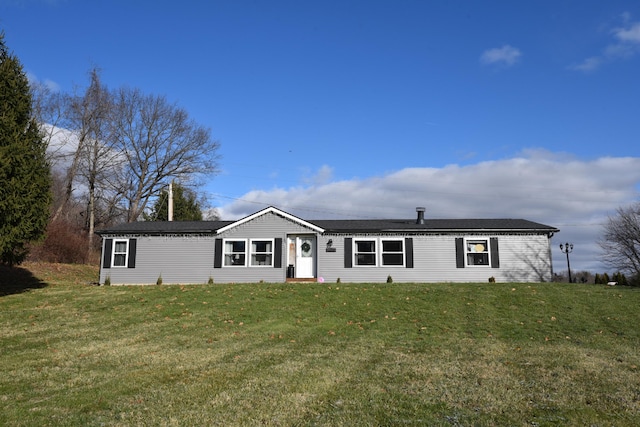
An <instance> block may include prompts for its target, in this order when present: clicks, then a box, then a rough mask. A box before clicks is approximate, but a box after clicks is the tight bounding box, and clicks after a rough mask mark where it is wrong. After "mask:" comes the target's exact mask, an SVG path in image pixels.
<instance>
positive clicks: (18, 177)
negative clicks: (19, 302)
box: [0, 33, 51, 265]
mask: <svg viewBox="0 0 640 427" xmlns="http://www.w3.org/2000/svg"><path fill="white" fill-rule="evenodd" d="M46 149H47V147H46V142H45V141H44V139H43V134H42V133H41V132H40V128H39V126H38V123H37V121H36V120H35V119H34V117H33V111H32V98H31V91H30V88H29V82H28V80H27V76H26V74H25V73H24V71H23V69H22V65H21V64H20V61H19V60H18V59H17V58H16V57H15V56H14V55H12V54H10V53H9V51H8V49H7V47H6V45H5V43H4V33H0V262H3V263H6V264H9V265H14V264H20V263H21V262H22V261H23V260H24V259H25V257H26V256H27V254H28V243H29V242H31V241H33V240H37V239H39V238H41V237H42V236H43V233H44V231H45V228H46V226H47V221H48V219H49V214H50V212H49V207H50V203H51V192H50V183H51V177H50V170H49V164H48V163H47V160H46Z"/></svg>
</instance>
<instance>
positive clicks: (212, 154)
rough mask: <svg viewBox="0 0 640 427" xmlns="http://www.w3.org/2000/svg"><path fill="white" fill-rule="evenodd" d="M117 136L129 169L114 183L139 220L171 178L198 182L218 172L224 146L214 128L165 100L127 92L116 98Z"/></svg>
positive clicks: (132, 218) (130, 216) (130, 218)
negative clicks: (199, 179)
mask: <svg viewBox="0 0 640 427" xmlns="http://www.w3.org/2000/svg"><path fill="white" fill-rule="evenodd" d="M113 113H114V114H115V116H114V117H112V123H113V126H114V128H113V129H112V136H113V137H114V142H115V146H116V147H117V151H118V152H119V153H120V155H121V156H122V157H123V159H124V162H125V166H124V167H122V168H121V169H120V170H119V172H120V174H119V176H118V181H117V182H115V183H114V185H116V189H117V191H118V193H120V194H122V196H123V199H124V201H125V202H126V210H127V212H128V214H127V221H135V220H137V219H138V218H139V217H140V216H141V214H142V212H144V211H145V209H146V208H147V207H148V206H149V201H150V199H152V198H154V197H156V196H157V195H158V194H160V191H161V189H162V188H163V187H164V186H166V185H167V184H168V182H169V181H170V180H172V179H178V180H180V181H181V182H183V183H186V182H193V180H194V179H195V178H196V177H197V176H198V175H206V174H214V173H215V172H216V171H217V159H218V154H217V152H218V148H219V144H218V142H217V141H214V140H212V139H211V135H210V131H209V129H206V128H203V127H202V126H199V125H198V124H196V123H195V122H194V121H193V120H191V119H190V118H189V115H188V114H187V112H186V111H185V110H183V109H182V108H179V107H177V106H176V105H174V104H170V103H168V102H167V100H166V99H165V98H164V97H162V96H153V95H144V94H143V93H141V92H140V91H139V90H137V89H128V88H123V89H120V90H119V91H117V93H116V95H115V105H114V108H113Z"/></svg>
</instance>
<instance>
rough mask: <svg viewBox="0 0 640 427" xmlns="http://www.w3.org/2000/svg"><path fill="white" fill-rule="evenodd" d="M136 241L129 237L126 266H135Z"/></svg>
mask: <svg viewBox="0 0 640 427" xmlns="http://www.w3.org/2000/svg"><path fill="white" fill-rule="evenodd" d="M137 246H138V241H137V240H136V239H129V260H128V261H127V268H136V249H137Z"/></svg>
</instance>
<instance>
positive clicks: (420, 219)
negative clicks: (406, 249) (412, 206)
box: [416, 207, 426, 224]
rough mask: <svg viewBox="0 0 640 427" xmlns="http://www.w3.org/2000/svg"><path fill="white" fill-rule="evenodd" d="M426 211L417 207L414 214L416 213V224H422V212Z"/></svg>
mask: <svg viewBox="0 0 640 427" xmlns="http://www.w3.org/2000/svg"><path fill="white" fill-rule="evenodd" d="M425 210H426V209H425V208H423V207H417V208H416V212H417V213H418V219H417V220H416V224H424V211H425Z"/></svg>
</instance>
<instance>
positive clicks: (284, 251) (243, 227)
mask: <svg viewBox="0 0 640 427" xmlns="http://www.w3.org/2000/svg"><path fill="white" fill-rule="evenodd" d="M416 211H417V217H414V218H412V219H380V220H371V219H362V220H360V219H357V220H356V219H349V220H313V221H310V220H304V219H301V218H298V217H296V216H294V215H291V214H289V213H287V212H284V211H282V210H280V209H277V208H275V207H268V208H266V209H263V210H261V211H259V212H256V213H254V214H252V215H249V216H247V217H245V218H242V219H239V220H237V221H184V222H183V221H172V222H133V223H129V224H121V225H118V226H114V227H112V228H108V229H103V230H99V231H98V232H97V234H99V235H100V236H101V237H102V260H101V266H100V283H101V284H103V283H105V281H106V280H107V279H109V281H110V283H111V284H155V283H156V282H157V280H158V278H159V277H161V278H162V282H163V283H165V284H170V283H174V284H175V283H183V284H188V283H189V284H195V283H207V282H209V281H211V280H213V281H214V282H215V283H234V282H235V283H243V282H262V281H264V282H285V281H320V282H321V281H328V282H336V281H338V280H340V281H341V282H369V283H375V282H386V281H387V279H388V278H389V277H391V278H392V280H393V282H487V281H488V280H489V278H491V277H493V278H495V280H496V281H498V282H538V281H550V280H551V278H552V275H553V267H552V263H551V245H550V242H551V237H552V236H553V234H554V233H556V232H558V231H559V230H558V229H556V228H555V227H551V226H548V225H543V224H539V223H536V222H532V221H528V220H524V219H425V218H424V208H417V209H416Z"/></svg>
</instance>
